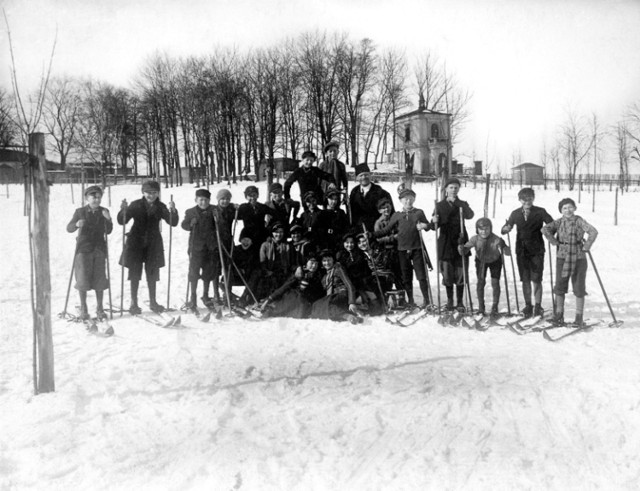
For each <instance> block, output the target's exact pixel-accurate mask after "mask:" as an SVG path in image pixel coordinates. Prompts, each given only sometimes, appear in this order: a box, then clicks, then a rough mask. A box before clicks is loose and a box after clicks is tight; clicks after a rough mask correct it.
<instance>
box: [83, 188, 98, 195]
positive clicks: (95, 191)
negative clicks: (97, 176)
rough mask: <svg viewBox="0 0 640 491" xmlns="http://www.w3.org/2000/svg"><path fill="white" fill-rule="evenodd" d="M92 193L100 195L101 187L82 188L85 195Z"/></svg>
mask: <svg viewBox="0 0 640 491" xmlns="http://www.w3.org/2000/svg"><path fill="white" fill-rule="evenodd" d="M93 193H100V196H102V188H101V187H100V186H89V187H88V188H87V189H85V190H84V195H85V196H89V195H90V194H93Z"/></svg>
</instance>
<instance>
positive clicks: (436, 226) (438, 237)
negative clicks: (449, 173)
mask: <svg viewBox="0 0 640 491" xmlns="http://www.w3.org/2000/svg"><path fill="white" fill-rule="evenodd" d="M436 189H437V185H436ZM433 202H434V209H433V213H434V215H435V214H436V213H437V212H438V208H437V207H438V200H437V199H435V200H433ZM439 229H440V223H439V222H438V223H436V224H435V233H436V289H437V292H438V313H440V312H441V310H442V303H441V301H440V250H439V249H438V247H439V246H440V244H439V242H440V234H439V233H438V231H439Z"/></svg>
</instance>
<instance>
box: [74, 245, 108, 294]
mask: <svg viewBox="0 0 640 491" xmlns="http://www.w3.org/2000/svg"><path fill="white" fill-rule="evenodd" d="M106 258H107V256H106V254H105V253H104V251H102V250H100V249H95V250H93V251H91V252H79V253H78V254H77V255H76V258H75V263H74V268H75V274H76V285H75V287H76V289H77V290H80V291H89V290H95V291H103V290H106V289H107V288H109V281H108V280H107V274H106Z"/></svg>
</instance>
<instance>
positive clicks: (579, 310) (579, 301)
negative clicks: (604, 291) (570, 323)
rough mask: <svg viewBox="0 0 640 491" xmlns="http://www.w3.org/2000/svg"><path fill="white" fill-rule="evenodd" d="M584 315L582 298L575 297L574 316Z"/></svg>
mask: <svg viewBox="0 0 640 491" xmlns="http://www.w3.org/2000/svg"><path fill="white" fill-rule="evenodd" d="M583 313H584V297H576V314H577V315H582V314H583Z"/></svg>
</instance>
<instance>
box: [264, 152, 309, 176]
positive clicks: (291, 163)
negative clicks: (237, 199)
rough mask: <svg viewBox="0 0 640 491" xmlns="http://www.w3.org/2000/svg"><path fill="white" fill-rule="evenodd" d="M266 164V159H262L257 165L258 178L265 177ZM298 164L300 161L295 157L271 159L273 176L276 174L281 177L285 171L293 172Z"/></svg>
mask: <svg viewBox="0 0 640 491" xmlns="http://www.w3.org/2000/svg"><path fill="white" fill-rule="evenodd" d="M267 164H268V161H267V159H263V160H261V161H260V167H259V172H260V174H259V175H260V180H264V179H266V178H267ZM299 164H300V161H299V160H296V159H291V158H288V157H284V158H280V157H278V158H275V159H273V173H274V174H273V175H274V177H276V176H278V177H282V176H283V175H284V173H285V172H293V171H294V170H296V169H297V168H298V165H299Z"/></svg>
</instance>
